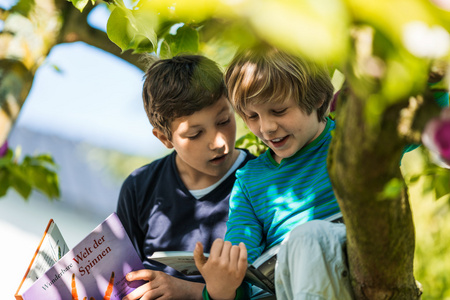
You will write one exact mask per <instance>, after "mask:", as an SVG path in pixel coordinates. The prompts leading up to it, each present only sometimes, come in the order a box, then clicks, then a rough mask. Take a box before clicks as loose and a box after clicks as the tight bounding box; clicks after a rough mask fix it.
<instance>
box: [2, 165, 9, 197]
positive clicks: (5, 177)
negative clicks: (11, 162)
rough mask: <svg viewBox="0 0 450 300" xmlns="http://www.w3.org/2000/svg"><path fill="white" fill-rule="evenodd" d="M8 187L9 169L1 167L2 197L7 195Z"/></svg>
mask: <svg viewBox="0 0 450 300" xmlns="http://www.w3.org/2000/svg"><path fill="white" fill-rule="evenodd" d="M8 189H9V180H8V170H7V169H6V168H0V197H3V196H5V195H6V192H7V191H8Z"/></svg>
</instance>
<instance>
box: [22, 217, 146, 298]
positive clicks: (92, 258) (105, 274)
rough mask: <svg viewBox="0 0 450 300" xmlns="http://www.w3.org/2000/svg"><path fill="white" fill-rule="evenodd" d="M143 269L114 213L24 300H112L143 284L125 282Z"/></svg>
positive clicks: (52, 269) (52, 268)
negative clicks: (132, 274)
mask: <svg viewBox="0 0 450 300" xmlns="http://www.w3.org/2000/svg"><path fill="white" fill-rule="evenodd" d="M140 269H144V266H143V264H142V262H141V260H140V258H139V256H138V255H137V253H136V251H135V249H134V247H133V245H132V244H131V241H130V239H129V238H128V235H127V233H126V231H125V229H124V227H123V225H122V223H121V222H120V220H119V218H118V216H117V215H116V214H115V213H113V214H111V215H110V216H109V217H108V218H107V219H106V220H105V221H103V222H102V223H101V224H100V225H98V226H97V227H96V228H95V229H94V230H93V231H92V232H91V233H90V234H89V235H88V236H86V237H85V238H84V239H83V240H82V241H81V242H80V243H78V245H76V246H75V247H74V248H73V249H72V250H71V251H69V252H68V253H67V254H65V255H64V256H63V257H62V258H61V259H60V260H59V261H58V262H56V263H55V264H54V265H53V266H52V267H51V268H50V269H49V270H48V271H47V272H45V274H44V275H43V276H41V277H40V278H39V279H38V280H36V281H35V282H34V283H33V284H32V285H31V287H30V288H29V289H28V290H26V291H25V292H23V294H22V297H23V299H24V300H37V299H52V300H58V299H61V300H67V299H72V300H78V299H80V300H82V299H84V298H85V297H86V298H87V299H96V300H115V299H122V298H123V297H124V296H125V295H127V294H129V293H130V292H132V291H133V290H134V289H135V288H137V287H139V286H140V285H142V284H143V283H144V281H133V282H128V281H127V280H126V279H125V275H126V274H127V273H128V272H130V271H134V270H140Z"/></svg>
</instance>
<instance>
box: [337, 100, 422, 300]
mask: <svg viewBox="0 0 450 300" xmlns="http://www.w3.org/2000/svg"><path fill="white" fill-rule="evenodd" d="M345 97H346V99H345ZM339 100H340V103H339V106H338V111H337V112H338V114H337V116H336V118H337V121H336V132H335V136H334V137H333V142H332V145H331V147H330V153H329V172H330V178H331V181H332V183H333V187H334V189H335V194H336V197H337V199H338V202H339V205H340V207H341V210H342V214H343V216H344V221H345V224H346V226H347V253H348V261H349V266H350V278H351V282H352V286H353V291H354V294H355V297H356V299H408V300H411V299H419V298H420V294H421V291H420V290H419V288H418V287H417V286H416V283H415V280H414V277H413V258H414V245H415V239H414V224H413V220H412V214H411V209H410V204H409V199H408V195H407V193H406V190H405V185H404V181H403V179H402V176H401V172H400V160H401V156H402V151H403V147H404V144H403V142H402V141H401V139H400V138H399V136H398V132H397V124H398V120H399V116H400V109H401V108H402V107H401V106H400V105H398V104H397V105H396V106H392V107H389V108H388V109H387V110H386V111H385V113H384V114H383V116H382V119H381V122H380V123H379V124H377V125H379V127H377V126H373V127H371V126H369V125H368V124H367V122H366V121H365V119H364V115H365V114H364V112H365V109H366V107H365V103H366V102H365V101H363V100H362V99H358V97H357V96H356V95H354V94H351V91H350V93H349V94H348V95H345V94H344V95H343V97H341V98H340V99H339ZM405 102H406V101H405ZM388 187H389V188H390V189H388V190H385V189H387V188H388ZM392 190H393V191H394V192H392V193H390V191H392ZM395 191H398V193H397V192H395Z"/></svg>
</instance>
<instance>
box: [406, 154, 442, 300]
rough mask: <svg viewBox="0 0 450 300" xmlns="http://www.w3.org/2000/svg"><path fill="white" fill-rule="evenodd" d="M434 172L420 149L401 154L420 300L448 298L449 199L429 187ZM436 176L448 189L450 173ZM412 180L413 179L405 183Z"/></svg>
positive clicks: (440, 173) (440, 172)
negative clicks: (407, 189) (442, 179)
mask: <svg viewBox="0 0 450 300" xmlns="http://www.w3.org/2000/svg"><path fill="white" fill-rule="evenodd" d="M427 169H428V170H431V169H435V168H434V166H432V165H430V162H429V161H428V155H427V153H426V150H425V149H424V148H423V147H419V148H418V149H416V150H414V151H412V152H409V153H407V154H405V156H404V158H403V161H402V171H403V174H404V176H405V178H406V180H407V183H408V188H409V196H410V201H411V206H412V212H413V218H414V224H415V229H416V249H415V261H414V276H415V278H416V280H418V281H419V282H420V283H421V284H422V286H423V296H422V299H423V300H446V299H447V300H448V299H450V250H449V249H450V205H449V201H450V196H449V195H448V194H446V195H445V196H442V195H438V194H436V193H435V190H434V189H432V188H430V187H431V186H432V185H430V184H431V182H432V177H433V176H434V174H436V173H434V174H433V172H431V171H425V170H427ZM436 170H437V169H436ZM438 177H440V178H446V180H447V182H446V184H447V188H448V186H450V179H449V178H450V170H445V169H440V171H439V175H438ZM411 178H413V180H409V179H411Z"/></svg>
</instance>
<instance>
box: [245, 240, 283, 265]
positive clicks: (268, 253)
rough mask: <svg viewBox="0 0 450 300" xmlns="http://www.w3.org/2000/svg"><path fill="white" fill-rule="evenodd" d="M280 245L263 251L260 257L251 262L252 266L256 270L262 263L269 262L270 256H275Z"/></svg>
mask: <svg viewBox="0 0 450 300" xmlns="http://www.w3.org/2000/svg"><path fill="white" fill-rule="evenodd" d="M280 246H281V244H278V245H275V246H273V247H272V248H269V249H267V250H266V251H264V252H263V253H262V254H261V256H260V257H258V258H257V259H255V261H254V262H253V264H252V265H253V266H254V267H255V268H256V269H258V268H259V266H261V265H262V264H263V263H265V262H266V261H267V260H269V259H270V258H271V257H272V256H274V255H276V254H277V253H278V251H279V250H280Z"/></svg>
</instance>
